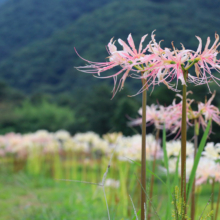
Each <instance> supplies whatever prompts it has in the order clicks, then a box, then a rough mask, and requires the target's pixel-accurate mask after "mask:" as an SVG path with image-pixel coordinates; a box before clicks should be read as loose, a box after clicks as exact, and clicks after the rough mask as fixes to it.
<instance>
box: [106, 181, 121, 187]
mask: <svg viewBox="0 0 220 220" xmlns="http://www.w3.org/2000/svg"><path fill="white" fill-rule="evenodd" d="M105 186H107V187H112V188H116V189H117V188H119V186H120V182H119V180H114V179H107V180H106V181H105Z"/></svg>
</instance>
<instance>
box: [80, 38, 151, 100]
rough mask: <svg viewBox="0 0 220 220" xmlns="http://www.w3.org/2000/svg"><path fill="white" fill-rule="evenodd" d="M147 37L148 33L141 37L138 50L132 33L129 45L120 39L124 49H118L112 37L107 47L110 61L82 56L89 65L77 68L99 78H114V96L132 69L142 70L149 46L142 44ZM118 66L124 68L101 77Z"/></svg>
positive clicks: (119, 41)
mask: <svg viewBox="0 0 220 220" xmlns="http://www.w3.org/2000/svg"><path fill="white" fill-rule="evenodd" d="M146 37H147V35H144V36H143V37H142V38H141V41H140V44H139V49H138V51H137V49H136V48H135V44H134V41H133V38H132V36H131V34H129V36H128V39H127V40H128V44H129V45H127V44H126V43H125V42H124V41H123V40H121V39H119V40H118V43H119V44H120V45H121V46H122V47H123V50H117V47H116V46H115V42H113V39H111V40H110V42H109V43H108V48H107V50H108V53H109V55H110V56H109V57H108V58H109V62H92V61H89V60H85V59H84V58H82V57H81V58H82V59H83V60H84V61H86V62H87V63H88V64H89V65H87V66H80V67H77V68H76V69H78V70H80V71H82V72H86V73H92V74H98V76H96V77H98V78H113V79H114V89H113V96H114V95H115V94H116V92H117V91H118V89H119V88H120V89H122V88H123V86H124V83H125V80H126V78H127V77H128V75H129V72H130V71H135V72H139V71H140V70H142V68H141V67H140V65H141V64H143V57H144V56H145V55H144V53H145V52H146V50H147V48H148V45H147V46H146V47H145V48H144V49H143V46H142V44H143V42H144V40H145V38H146ZM76 53H77V51H76ZM77 54H78V53H77ZM78 55H79V54H78ZM116 66H120V67H121V68H122V69H121V70H120V71H118V72H117V73H115V74H113V75H110V76H105V77H100V74H101V73H102V72H105V71H107V70H110V69H112V68H114V67H116ZM123 72H124V73H123ZM122 73H123V76H122V77H121V79H120V81H119V84H118V86H117V88H116V83H117V78H118V76H119V75H121V74H122Z"/></svg>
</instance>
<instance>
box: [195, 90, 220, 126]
mask: <svg viewBox="0 0 220 220" xmlns="http://www.w3.org/2000/svg"><path fill="white" fill-rule="evenodd" d="M215 94H216V92H215V91H214V93H213V95H212V97H211V98H210V99H209V100H208V102H206V103H202V102H200V103H199V104H198V118H199V123H200V124H201V125H202V127H203V128H205V127H206V126H207V123H208V121H209V119H212V121H214V122H215V123H217V124H218V125H220V111H219V109H218V107H216V106H214V105H212V104H211V102H212V100H213V99H214V97H215ZM203 117H204V118H203Z"/></svg>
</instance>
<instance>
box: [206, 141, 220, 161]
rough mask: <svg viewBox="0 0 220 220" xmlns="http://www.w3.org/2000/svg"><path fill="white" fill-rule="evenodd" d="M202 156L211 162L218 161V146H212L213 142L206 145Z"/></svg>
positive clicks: (219, 146) (219, 154)
mask: <svg viewBox="0 0 220 220" xmlns="http://www.w3.org/2000/svg"><path fill="white" fill-rule="evenodd" d="M202 155H204V156H205V157H207V158H208V159H212V160H217V159H220V144H216V145H214V143H213V142H210V143H207V144H206V146H205V151H203V152H202Z"/></svg>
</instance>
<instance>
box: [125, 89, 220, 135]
mask: <svg viewBox="0 0 220 220" xmlns="http://www.w3.org/2000/svg"><path fill="white" fill-rule="evenodd" d="M189 93H192V92H188V94H189ZM177 96H179V97H180V98H182V96H181V95H177ZM214 97H215V92H214V93H213V95H212V96H211V98H210V99H209V100H208V101H206V102H205V103H202V102H199V103H198V108H197V110H196V111H194V110H193V109H192V107H191V104H192V103H193V102H194V100H191V99H187V124H188V126H193V125H194V123H193V120H197V122H198V125H199V126H200V125H201V126H202V128H203V129H205V128H206V126H207V122H208V121H209V120H210V119H212V121H214V122H216V123H217V124H218V125H220V111H219V109H218V107H216V106H214V105H212V103H211V102H212V100H213V99H214ZM138 113H139V114H140V115H142V108H141V109H140V110H139V111H138ZM181 119H182V101H181V102H179V103H178V104H176V99H174V100H173V103H172V105H170V106H167V107H164V106H162V105H154V104H153V105H151V106H146V124H147V126H149V125H152V124H154V126H155V127H156V129H163V126H165V128H166V130H168V131H170V132H172V133H177V136H178V134H180V130H181ZM141 123H142V118H137V119H134V120H131V122H129V123H128V125H129V126H136V125H141ZM199 126H198V129H199Z"/></svg>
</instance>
